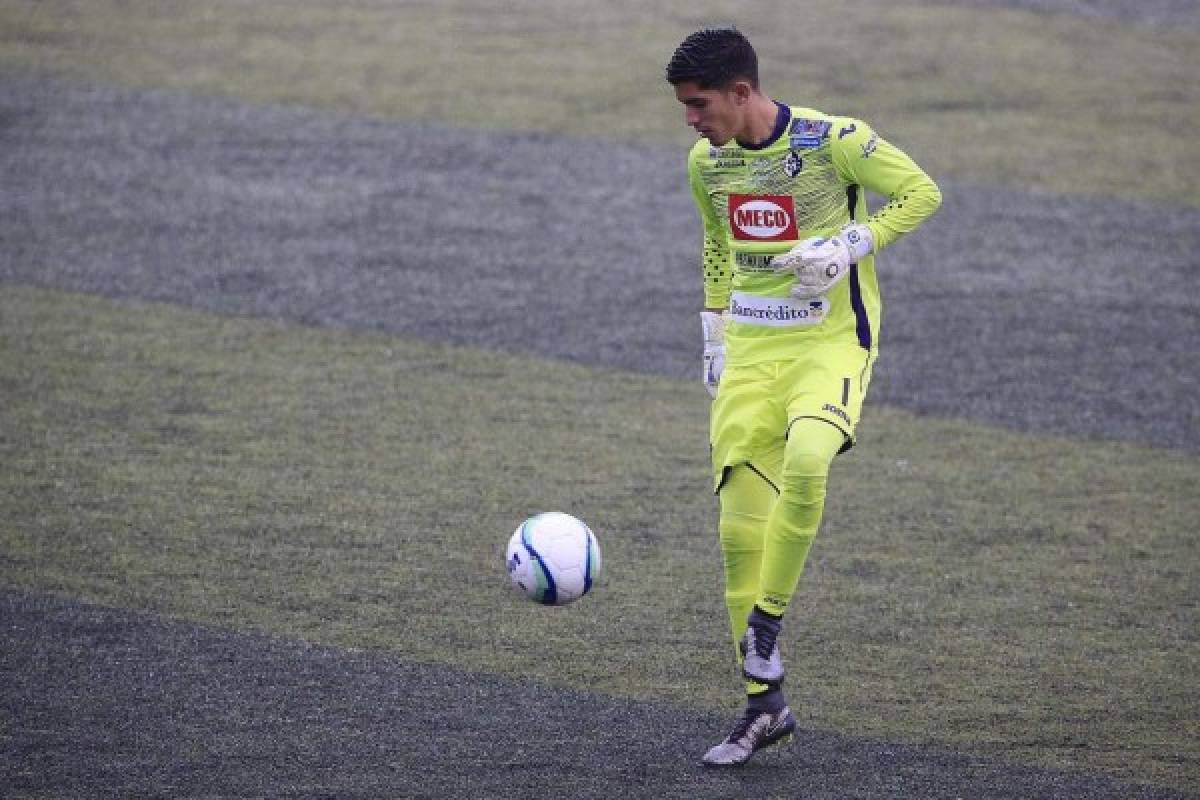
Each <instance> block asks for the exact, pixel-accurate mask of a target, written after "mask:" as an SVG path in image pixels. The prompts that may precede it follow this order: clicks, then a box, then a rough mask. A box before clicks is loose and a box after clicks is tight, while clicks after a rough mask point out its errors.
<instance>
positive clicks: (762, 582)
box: [742, 418, 846, 684]
mask: <svg viewBox="0 0 1200 800" xmlns="http://www.w3.org/2000/svg"><path fill="white" fill-rule="evenodd" d="M845 442H846V434H845V433H843V432H842V430H841V429H840V428H837V427H834V426H833V425H831V424H830V423H828V422H826V421H824V420H820V419H813V418H802V419H798V420H796V421H795V422H794V423H793V424H792V427H791V430H790V431H789V434H788V441H787V446H786V447H785V449H784V461H783V473H782V478H781V486H780V491H779V498H778V499H777V500H776V502H775V505H774V507H773V508H772V510H771V515H770V517H769V518H768V520H767V528H766V535H765V537H764V542H763V557H762V570H761V571H760V573H759V589H758V595H757V597H756V598H755V602H754V605H755V607H754V609H753V610H752V611H751V612H750V616H749V619H748V622H749V625H748V627H747V629H746V633H745V636H744V638H743V639H742V648H743V650H744V651H745V658H744V661H743V664H742V669H743V671H744V672H745V674H746V677H747V678H749V679H752V680H758V681H761V682H763V683H768V684H779V683H781V682H782V681H783V676H784V668H783V659H782V656H781V655H780V652H779V647H778V645H777V643H776V639H777V637H778V635H779V630H780V626H781V622H782V618H783V615H784V612H785V611H786V610H787V607H788V603H789V602H791V599H792V595H793V594H795V591H796V585H797V584H798V583H799V581H800V574H801V573H802V572H803V571H804V565H805V563H806V562H807V561H808V552H809V548H811V547H812V543H813V539H815V538H816V535H817V530H818V528H819V527H820V525H821V516H822V514H823V512H824V509H825V487H826V483H827V481H828V476H829V466H830V464H831V463H832V462H833V458H834V456H836V455H837V454H838V451H839V450H841V449H842V446H843V445H844V444H845Z"/></svg>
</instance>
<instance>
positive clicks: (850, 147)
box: [829, 118, 942, 253]
mask: <svg viewBox="0 0 1200 800" xmlns="http://www.w3.org/2000/svg"><path fill="white" fill-rule="evenodd" d="M829 135H830V137H831V138H832V143H831V145H832V154H833V163H834V167H835V168H836V169H837V171H838V174H839V175H840V176H841V178H842V180H844V181H845V182H846V183H847V184H848V185H857V186H861V187H863V188H864V189H867V190H868V191H871V192H874V193H875V194H879V195H883V196H884V197H886V198H887V199H888V201H887V203H886V204H885V205H884V206H883V207H882V208H880V209H879V210H877V211H876V212H875V213H873V214H871V215H870V216H869V217H867V219H865V220H858V221H857V222H859V223H861V224H863V225H865V226H866V227H867V229H868V230H869V231H870V238H871V252H873V253H878V252H879V251H880V250H882V249H884V248H885V247H887V246H888V245H890V244H892V243H893V242H895V241H896V240H897V239H899V238H900V237H901V236H903V235H905V234H906V233H910V232H911V231H913V230H915V229H916V228H917V226H919V225H920V224H921V223H922V222H924V221H925V220H926V219H928V218H929V217H930V215H932V214H933V212H935V211H937V209H938V206H940V205H941V204H942V193H941V190H939V189H938V187H937V184H936V183H934V182H933V179H932V178H930V177H929V175H928V174H926V172H925V170H923V169H921V167H920V166H919V165H918V164H917V163H916V162H915V161H913V160H912V158H910V157H909V155H908V154H907V153H905V152H904V151H903V150H901V149H900V148H899V147H896V146H895V145H893V144H892V143H891V142H889V141H887V140H886V139H884V138H883V137H882V136H880V135H879V134H877V133H876V132H875V131H874V130H872V129H871V127H870V126H869V125H867V124H866V123H865V122H863V121H862V120H857V119H849V118H841V119H838V120H836V121H835V123H834V126H833V129H832V130H831V131H830V134H829ZM852 224H853V223H852Z"/></svg>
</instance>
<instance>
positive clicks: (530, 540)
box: [505, 511, 600, 606]
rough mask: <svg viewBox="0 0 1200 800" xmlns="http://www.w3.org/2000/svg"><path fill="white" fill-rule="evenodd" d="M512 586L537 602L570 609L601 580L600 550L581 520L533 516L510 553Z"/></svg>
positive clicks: (559, 514)
mask: <svg viewBox="0 0 1200 800" xmlns="http://www.w3.org/2000/svg"><path fill="white" fill-rule="evenodd" d="M505 560H506V561H507V562H508V577H509V578H511V579H512V583H513V586H514V587H515V588H516V590H517V591H518V592H520V593H521V594H523V595H524V596H525V597H527V598H529V599H530V600H532V601H533V602H535V603H542V604H543V605H548V606H565V605H566V604H567V603H573V602H575V601H576V600H578V599H579V598H581V597H583V596H584V595H585V594H587V593H588V592H589V591H591V589H592V587H593V586H594V585H595V584H596V579H597V578H599V577H600V545H599V543H597V541H596V534H594V533H592V529H591V528H589V527H588V526H587V525H585V524H584V523H583V521H582V520H580V519H577V518H576V517H573V516H571V515H570V514H564V513H562V512H560V511H550V512H547V513H545V514H538V515H536V516H533V517H530V518H529V519H527V520H525V521H524V522H523V523H521V527H519V528H517V529H516V531H514V532H513V535H512V538H510V539H509V540H508V549H507V550H506V551H505Z"/></svg>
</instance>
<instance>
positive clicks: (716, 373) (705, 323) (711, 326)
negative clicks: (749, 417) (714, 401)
mask: <svg viewBox="0 0 1200 800" xmlns="http://www.w3.org/2000/svg"><path fill="white" fill-rule="evenodd" d="M700 326H701V328H702V329H703V332H704V376H703V378H704V388H705V389H708V393H709V394H710V395H711V396H713V397H716V396H717V384H718V383H720V382H721V372H722V371H723V370H724V369H725V314H724V313H721V312H717V311H701V312H700Z"/></svg>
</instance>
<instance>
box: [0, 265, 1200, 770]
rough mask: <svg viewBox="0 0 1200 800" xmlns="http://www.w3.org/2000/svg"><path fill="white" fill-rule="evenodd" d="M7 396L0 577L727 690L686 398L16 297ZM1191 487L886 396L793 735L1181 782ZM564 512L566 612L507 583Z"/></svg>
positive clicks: (648, 692) (706, 691)
mask: <svg viewBox="0 0 1200 800" xmlns="http://www.w3.org/2000/svg"><path fill="white" fill-rule="evenodd" d="M885 357H886V355H885ZM0 396H2V397H3V398H4V402H3V403H2V404H0V459H3V464H4V468H3V469H2V470H0V507H3V509H4V518H3V521H2V522H0V585H11V586H21V587H28V588H31V589H35V590H50V591H54V592H60V593H64V594H66V595H70V596H73V597H81V598H84V599H86V600H90V601H95V602H99V603H104V604H109V605H113V606H117V607H128V608H137V609H149V610H153V611H157V612H161V613H165V614H169V615H172V616H177V617H180V618H184V619H190V620H195V621H198V622H200V623H204V624H214V625H220V626H227V627H230V628H233V629H238V630H257V631H265V632H268V633H272V634H279V635H284V636H289V637H302V638H305V639H308V640H312V641H318V642H323V643H331V644H336V645H341V646H346V647H354V648H383V649H390V650H395V651H396V652H398V653H400V654H402V657H403V658H404V659H406V660H412V661H417V662H429V663H446V664H452V665H453V666H455V667H462V668H466V669H470V670H480V671H488V672H496V673H501V674H508V675H514V676H520V677H532V678H537V679H541V680H545V681H548V682H551V683H556V684H561V685H566V686H573V687H580V688H588V689H593V690H597V691H600V692H605V693H611V694H614V695H617V696H629V697H656V698H665V699H667V700H669V701H671V702H675V703H679V704H683V705H686V706H689V707H700V708H712V709H730V708H732V707H734V706H735V705H736V703H737V698H736V695H737V682H736V680H735V679H734V677H733V674H732V664H731V661H732V659H731V651H730V649H729V647H728V644H727V643H726V638H725V637H726V633H725V629H724V619H725V615H724V611H723V607H722V604H721V598H720V590H719V581H720V573H719V568H718V561H717V559H718V553H717V546H716V540H715V535H714V524H715V503H714V501H713V500H712V498H711V497H710V496H709V495H708V494H707V493H706V491H705V486H706V484H707V469H706V465H705V462H706V455H707V448H706V445H705V427H704V426H705V423H704V419H705V405H706V395H705V394H704V392H703V390H702V389H701V388H700V387H699V386H698V385H693V383H692V382H679V381H673V380H667V379H661V378H654V377H646V376H639V375H632V374H626V373H621V372H615V371H611V370H605V369H596V368H585V367H581V366H577V365H571V364H565V363H559V362H551V361H544V360H537V359H532V358H518V357H512V356H504V355H498V354H496V353H488V352H481V351H476V350H471V349H461V348H452V347H449V346H441V345H433V344H423V343H416V342H412V341H405V340H400V339H395V338H389V337H386V336H382V335H371V334H353V333H347V332H336V331H328V330H320V329H311V328H305V327H300V326H293V325H284V324H280V323H272V322H266V321H261V320H249V319H240V318H226V317H219V316H213V315H207V314H203V313H199V312H194V311H186V310H180V309H177V308H171V307H166V306H156V305H147V304H118V303H114V302H111V301H108V300H102V299H97V298H91V297H86V296H78V295H68V294H63V293H57V292H51V291H45V290H38V289H31V288H23V287H17V286H6V287H4V288H3V291H0ZM1198 480H1200V461H1198V460H1197V458H1196V457H1195V456H1186V455H1182V454H1178V453H1171V452H1164V451H1158V450H1153V449H1148V448H1141V447H1136V446H1132V445H1126V444H1110V443H1086V442H1073V441H1070V440H1065V439H1047V438H1039V437H1034V436H1026V435H1020V434H1015V433H1011V432H1003V431H996V430H988V429H985V428H982V427H980V426H977V425H972V424H968V423H965V422H955V421H945V420H938V419H930V418H923V417H918V416H913V415H910V414H907V413H901V412H898V411H895V410H890V409H886V408H878V407H877V408H873V409H870V410H869V411H868V413H867V415H866V419H865V421H864V425H863V430H862V446H861V447H860V448H859V449H858V450H857V451H855V452H854V453H852V454H851V455H848V456H846V457H844V458H843V459H840V460H839V462H838V463H837V464H836V465H835V469H834V475H833V482H832V489H831V495H830V499H829V506H828V511H827V515H826V520H827V525H826V528H825V529H824V531H823V532H822V535H821V537H820V538H819V540H818V543H817V546H816V547H815V549H814V555H813V557H812V559H811V561H810V566H809V570H808V572H807V573H806V576H805V580H804V583H803V588H802V590H801V592H800V594H799V596H798V599H797V601H796V602H795V603H794V608H795V611H794V612H793V617H792V619H793V626H792V628H790V629H789V633H788V636H787V637H786V642H785V647H786V648H787V652H788V655H789V663H790V664H791V667H792V671H793V675H794V678H793V681H792V684H793V689H792V693H793V696H794V699H795V700H796V702H797V705H798V707H799V708H800V709H801V710H802V713H801V718H802V724H804V725H806V726H812V727H819V728H829V729H836V730H838V731H842V732H845V733H850V734H859V735H870V736H879V737H887V738H892V739H897V738H898V739H903V740H907V741H915V742H938V743H946V744H949V745H952V746H955V747H960V748H965V749H968V750H971V749H973V750H976V751H978V752H981V753H986V754H989V755H997V754H999V755H1003V756H1004V757H1006V758H1012V759H1014V760H1022V761H1028V762H1033V763H1039V764H1048V765H1054V766H1068V767H1078V768H1085V769H1097V770H1103V771H1106V772H1108V773H1110V774H1113V775H1117V776H1120V777H1124V778H1131V779H1138V780H1152V781H1154V782H1157V783H1160V784H1164V785H1174V786H1177V787H1187V786H1191V787H1194V786H1195V785H1197V783H1198V782H1200V728H1198V724H1197V720H1198V719H1200V691H1198V690H1197V687H1196V682H1195V680H1194V678H1195V676H1196V675H1197V674H1198V672H1200V645H1198V643H1197V637H1196V634H1197V624H1198V622H1200V619H1198V612H1197V602H1198V600H1200V589H1198V588H1197V583H1196V581H1195V575H1196V574H1197V569H1198V567H1200V563H1198V562H1200V556H1198V555H1197V551H1196V548H1195V545H1194V538H1193V537H1194V532H1195V520H1196V519H1198V518H1200V494H1198V493H1197V492H1196V486H1197V483H1198ZM552 508H558V509H564V510H569V511H572V512H575V513H577V514H579V515H581V516H583V517H584V518H585V519H587V520H588V521H589V522H590V523H591V524H592V525H593V527H594V528H595V529H596V530H597V531H598V533H599V536H600V537H601V541H602V545H603V547H604V555H605V558H606V575H605V578H604V581H603V583H602V585H601V586H600V588H599V589H598V590H597V591H596V593H595V594H594V595H592V596H589V597H588V598H585V600H583V601H581V602H580V603H579V604H577V605H575V606H572V607H568V608H565V609H545V608H541V607H537V606H534V605H532V604H528V603H526V602H525V601H523V600H520V599H519V598H517V597H516V596H515V594H513V593H512V592H511V591H510V590H509V588H508V587H507V585H506V577H505V575H504V570H503V564H502V561H503V559H502V556H501V550H502V547H503V545H504V543H505V540H506V539H507V538H508V534H509V533H510V532H511V530H512V529H513V528H515V527H516V525H517V524H518V523H519V522H520V520H521V518H522V517H523V516H525V515H526V514H529V513H532V512H535V511H538V510H544V509H552ZM666 653H670V656H671V657H670V660H668V659H666V658H665V654H666Z"/></svg>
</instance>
